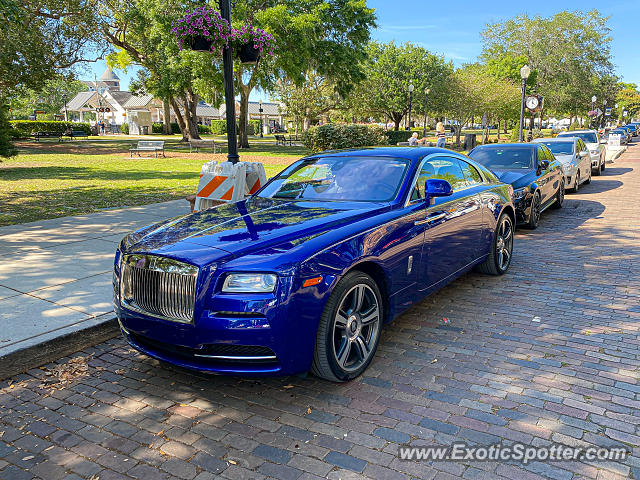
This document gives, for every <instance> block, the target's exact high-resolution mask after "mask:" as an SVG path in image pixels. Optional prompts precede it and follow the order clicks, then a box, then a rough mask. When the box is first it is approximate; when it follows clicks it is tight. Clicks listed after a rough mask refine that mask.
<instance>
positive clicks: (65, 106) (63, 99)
mask: <svg viewBox="0 0 640 480" xmlns="http://www.w3.org/2000/svg"><path fill="white" fill-rule="evenodd" d="M62 101H63V102H64V121H65V122H68V121H69V120H68V116H67V96H66V95H62Z"/></svg>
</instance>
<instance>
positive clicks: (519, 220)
mask: <svg viewBox="0 0 640 480" xmlns="http://www.w3.org/2000/svg"><path fill="white" fill-rule="evenodd" d="M532 201H533V195H532V194H531V193H528V194H527V195H526V196H524V197H523V198H520V199H519V200H516V201H514V206H515V209H516V224H518V225H520V224H523V223H528V222H529V216H530V215H531V203H532Z"/></svg>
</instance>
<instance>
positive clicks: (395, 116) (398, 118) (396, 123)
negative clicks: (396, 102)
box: [389, 112, 404, 131]
mask: <svg viewBox="0 0 640 480" xmlns="http://www.w3.org/2000/svg"><path fill="white" fill-rule="evenodd" d="M403 116H404V115H403V114H402V113H400V112H393V113H392V114H391V115H389V117H390V118H391V121H392V122H393V129H394V130H395V131H398V130H400V123H401V122H402V117H403Z"/></svg>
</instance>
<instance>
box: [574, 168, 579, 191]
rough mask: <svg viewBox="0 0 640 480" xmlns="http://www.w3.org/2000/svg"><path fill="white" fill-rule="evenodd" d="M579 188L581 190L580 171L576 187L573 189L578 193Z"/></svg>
mask: <svg viewBox="0 0 640 480" xmlns="http://www.w3.org/2000/svg"><path fill="white" fill-rule="evenodd" d="M578 190H580V172H578V174H577V175H576V187H575V188H574V189H573V191H574V192H575V193H578Z"/></svg>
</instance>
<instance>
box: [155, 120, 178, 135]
mask: <svg viewBox="0 0 640 480" xmlns="http://www.w3.org/2000/svg"><path fill="white" fill-rule="evenodd" d="M163 126H164V125H163V124H162V123H154V124H153V125H151V133H164V131H163V130H162V127H163ZM171 133H172V134H173V135H179V134H180V133H181V132H180V125H178V124H177V123H176V122H171Z"/></svg>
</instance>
